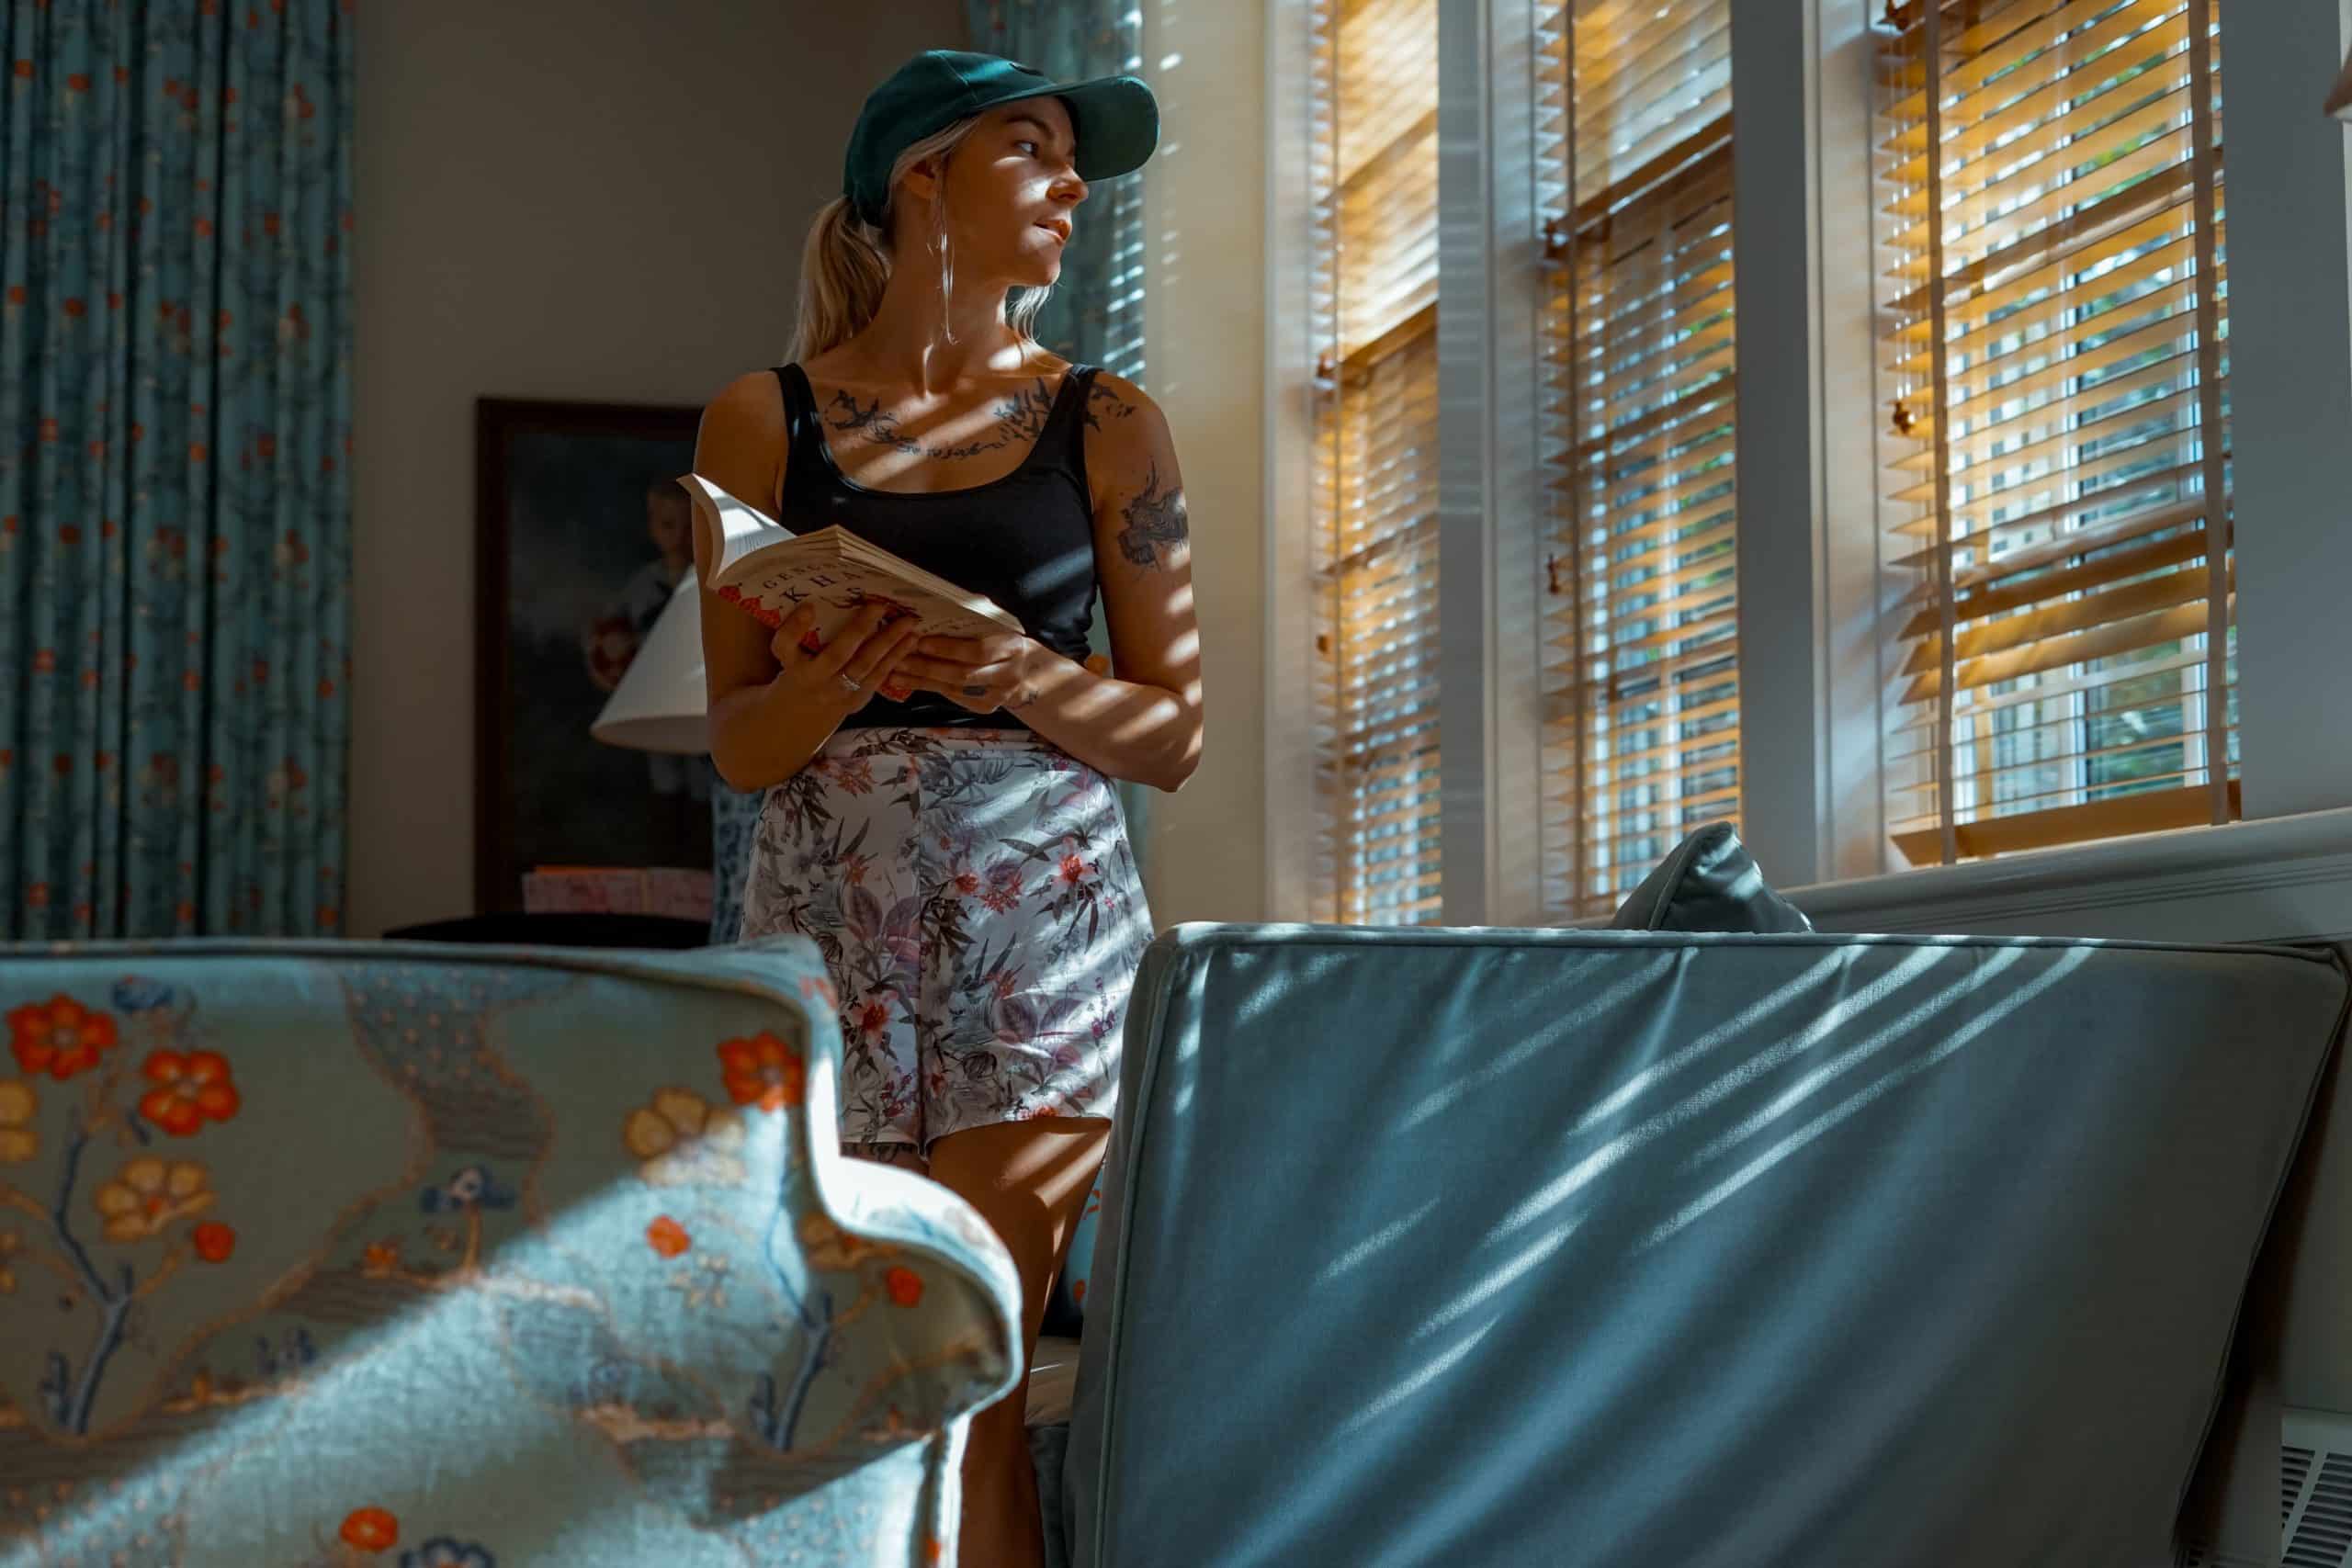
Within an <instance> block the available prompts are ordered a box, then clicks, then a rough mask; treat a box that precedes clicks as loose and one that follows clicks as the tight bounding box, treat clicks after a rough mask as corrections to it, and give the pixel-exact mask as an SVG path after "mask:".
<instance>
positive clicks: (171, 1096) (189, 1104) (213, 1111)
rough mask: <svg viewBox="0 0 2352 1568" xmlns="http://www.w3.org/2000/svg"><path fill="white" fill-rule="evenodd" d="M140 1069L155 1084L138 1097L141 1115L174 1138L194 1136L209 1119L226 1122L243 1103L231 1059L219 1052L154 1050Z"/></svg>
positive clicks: (210, 1120)
mask: <svg viewBox="0 0 2352 1568" xmlns="http://www.w3.org/2000/svg"><path fill="white" fill-rule="evenodd" d="M140 1071H141V1073H142V1074H144V1075H145V1077H146V1078H147V1081H148V1082H149V1083H152V1084H153V1085H154V1086H155V1087H154V1088H153V1089H149V1090H148V1091H147V1092H146V1093H145V1094H142V1095H141V1096H140V1097H139V1114H140V1115H141V1116H144V1117H145V1118H147V1120H148V1121H150V1122H153V1123H154V1124H155V1125H156V1126H158V1127H161V1128H162V1129H163V1130H164V1132H166V1133H169V1134H171V1135H172V1136H174V1137H175V1138H186V1137H191V1136H193V1135H194V1134H197V1133H198V1132H200V1131H202V1130H203V1127H204V1124H205V1123H206V1122H226V1121H228V1120H229V1118H231V1117H232V1116H234V1115H235V1114H236V1113H237V1107H238V1106H239V1105H240V1104H241V1103H243V1102H242V1101H241V1100H239V1098H238V1095H237V1086H236V1085H235V1084H234V1083H232V1082H231V1081H230V1079H229V1060H228V1058H227V1057H225V1056H223V1055H220V1053H219V1052H217V1051H190V1052H187V1054H185V1055H183V1054H181V1053H180V1052H177V1051H155V1052H152V1053H150V1054H149V1055H148V1057H147V1064H146V1066H143V1067H141V1069H140Z"/></svg>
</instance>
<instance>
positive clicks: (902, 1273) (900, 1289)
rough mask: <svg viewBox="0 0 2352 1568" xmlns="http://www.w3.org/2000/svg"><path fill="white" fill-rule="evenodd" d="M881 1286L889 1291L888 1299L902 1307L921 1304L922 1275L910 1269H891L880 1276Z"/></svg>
mask: <svg viewBox="0 0 2352 1568" xmlns="http://www.w3.org/2000/svg"><path fill="white" fill-rule="evenodd" d="M882 1285H883V1288H884V1289H885V1290H887V1291H888V1292H890V1300H891V1301H892V1302H893V1303H897V1304H898V1305H899V1306H902V1307H910V1306H921V1305H922V1275H920V1274H918V1273H916V1272H915V1271H914V1270H913V1269H891V1270H890V1271H889V1272H888V1273H887V1274H885V1275H883V1276H882Z"/></svg>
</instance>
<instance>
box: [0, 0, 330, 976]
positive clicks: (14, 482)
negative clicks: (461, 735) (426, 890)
mask: <svg viewBox="0 0 2352 1568" xmlns="http://www.w3.org/2000/svg"><path fill="white" fill-rule="evenodd" d="M353 21H354V18H353V16H352V5H351V3H350V0H272V3H271V4H269V5H266V6H263V5H231V6H220V5H215V4H206V5H204V6H195V5H189V4H184V3H183V4H176V5H161V4H156V3H154V0H41V3H40V4H37V5H18V6H8V7H7V8H6V11H5V13H0V60H6V62H9V68H8V70H7V72H6V75H5V76H0V96H5V101H6V114H5V115H0V212H5V213H6V219H7V226H8V233H7V243H6V244H5V245H0V289H4V290H5V293H4V294H0V299H5V302H0V429H4V430H6V432H7V433H8V434H7V439H6V441H4V442H0V669H6V671H7V672H8V673H7V678H6V679H5V680H0V893H5V897H0V938H24V939H37V938H51V937H71V938H89V937H161V936H192V935H199V934H202V935H291V936H306V935H332V934H334V932H335V931H339V930H340V929H341V926H342V919H343V916H342V908H341V906H342V904H343V888H344V865H345V859H344V853H345V798H344V776H345V771H346V766H345V764H346V761H347V758H346V750H347V740H348V737H349V732H350V709H349V700H350V699H349V688H350V684H351V675H350V618H351V592H350V576H351V572H350V557H351V479H350V457H351V354H352V310H351V235H352V227H353V221H354V219H353V193H352V177H351V145H352V113H353V110H352V90H353V83H354V70H353V59H352V39H353V32H354V27H353Z"/></svg>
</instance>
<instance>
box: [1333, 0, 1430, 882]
mask: <svg viewBox="0 0 2352 1568" xmlns="http://www.w3.org/2000/svg"><path fill="white" fill-rule="evenodd" d="M1316 27H1317V51H1316V55H1317V80H1316V94H1317V98H1316V107H1317V143H1318V145H1317V148H1316V156H1315V162H1314V166H1313V175H1312V178H1313V187H1314V191H1315V197H1316V203H1315V224H1316V238H1315V254H1316V260H1317V267H1316V277H1315V282H1314V291H1313V299H1314V309H1315V310H1316V315H1317V320H1316V324H1315V333H1316V337H1317V342H1318V343H1319V344H1320V345H1321V351H1320V354H1319V355H1318V360H1317V366H1316V386H1317V406H1316V422H1315V433H1316V448H1317V450H1316V470H1315V478H1316V487H1315V493H1316V516H1315V536H1316V550H1317V570H1318V578H1319V581H1318V593H1317V600H1318V603H1317V623H1316V650H1317V671H1318V675H1319V681H1318V689H1317V708H1318V711H1319V713H1320V715H1321V716H1322V718H1323V720H1324V725H1323V732H1322V733H1321V734H1320V735H1318V737H1317V741H1318V746H1317V750H1318V754H1319V756H1320V759H1321V767H1320V770H1319V772H1320V776H1319V778H1318V781H1317V783H1318V793H1319V797H1320V803H1321V806H1322V807H1323V818H1324V820H1323V829H1324V833H1323V838H1324V844H1325V850H1326V853H1325V855H1324V862H1325V870H1326V872H1327V877H1326V886H1325V887H1324V889H1323V897H1322V900H1321V901H1322V903H1323V905H1324V908H1323V909H1322V910H1321V911H1320V912H1321V913H1322V914H1323V915H1324V916H1325V917H1326V918H1329V919H1340V920H1347V921H1353V922H1364V923H1376V924H1411V923H1419V922H1426V921H1431V920H1434V919H1437V918H1438V912H1439V908H1440V903H1441V895H1440V887H1439V880H1438V875H1439V874H1438V833H1439V794H1438V711H1437V699H1438V601H1437V573H1438V549H1437V273H1438V250H1437V218H1438V206H1437V6H1436V4H1435V0H1322V3H1321V4H1320V5H1319V6H1317V13H1316Z"/></svg>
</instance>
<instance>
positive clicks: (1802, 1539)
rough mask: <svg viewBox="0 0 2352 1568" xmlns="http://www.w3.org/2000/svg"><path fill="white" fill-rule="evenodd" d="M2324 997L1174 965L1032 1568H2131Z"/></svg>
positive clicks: (1193, 949) (2329, 963) (2270, 970)
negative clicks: (1044, 1536)
mask: <svg viewBox="0 0 2352 1568" xmlns="http://www.w3.org/2000/svg"><path fill="white" fill-rule="evenodd" d="M2346 994H2347V987H2346V976H2345V974H2344V972H2343V969H2342V967H2341V965H2340V964H2339V963H2338V962H2337V961H2336V960H2335V958H2334V957H2333V956H2332V955H2329V954H2324V953H2301V952H2291V951H2283V950H2196V949H2184V948H2157V947H2146V946H2128V945H2120V944H2117V945H2102V944H2098V943H2092V942H2021V941H2005V940H1997V939H1973V938H1952V939H1940V940H1939V939H1881V938H1860V937H1833V936H1815V935H1810V934H1779V935H1745V934H1743V935H1724V934H1712V933H1711V934H1689V933H1675V932H1655V931H1363V930H1342V929H1332V928H1306V927H1291V928H1274V927H1207V926H1194V927H1182V928H1179V929H1178V930H1177V931H1173V932H1171V933H1170V934H1168V935H1165V936H1163V937H1162V938H1161V939H1160V940H1159V942H1158V943H1156V944H1155V945H1154V946H1153V948H1152V949H1151V950H1150V953H1149V954H1148V957H1147V959H1146V961H1145V964H1144V968H1143V973H1142V976H1141V978H1140V980H1139V983H1138V985H1137V988H1136V997H1135V1001H1134V1004H1133V1007H1132V1010H1131V1011H1130V1014H1129V1019H1128V1032H1127V1037H1126V1053H1125V1068H1124V1077H1123V1080H1122V1083H1121V1094H1120V1101H1119V1112H1118V1120H1117V1122H1116V1125H1115V1131H1114V1139H1113V1146H1112V1154H1111V1156H1110V1159H1109V1162H1108V1165H1107V1167H1106V1170H1105V1179H1104V1201H1103V1212H1102V1215H1101V1235H1100V1236H1099V1239H1098V1241H1097V1242H1096V1246H1095V1251H1094V1256H1093V1259H1092V1270H1091V1281H1090V1289H1089V1290H1088V1292H1087V1295H1086V1298H1085V1302H1084V1334H1083V1338H1082V1342H1081V1346H1080V1349H1079V1351H1078V1362H1077V1371H1076V1391H1075V1396H1074V1397H1075V1410H1074V1414H1073V1416H1072V1417H1071V1419H1070V1421H1069V1426H1068V1427H1067V1428H1066V1429H1058V1428H1050V1427H1049V1428H1046V1429H1041V1430H1040V1431H1038V1432H1037V1433H1036V1434H1035V1437H1036V1447H1037V1449H1038V1450H1039V1451H1040V1452H1041V1453H1042V1454H1045V1455H1046V1456H1047V1460H1048V1463H1047V1466H1046V1474H1045V1477H1044V1484H1045V1487H1046V1492H1047V1494H1048V1495H1049V1498H1050V1499H1051V1500H1052V1504H1051V1506H1053V1507H1054V1508H1055V1510H1056V1513H1057V1517H1058V1519H1059V1522H1060V1524H1061V1526H1062V1529H1063V1534H1064V1537H1065V1539H1064V1540H1063V1541H1062V1542H1061V1543H1059V1545H1058V1548H1057V1550H1060V1551H1066V1552H1067V1555H1068V1560H1069V1562H1073V1563H1075V1564H1076V1565H1077V1568H1205V1565H1211V1564H1214V1565H1215V1568H1271V1565H1274V1564H1282V1565H1285V1568H1287V1565H1292V1564H1317V1565H1319V1564H1333V1565H1340V1564H1344V1565H1346V1568H1420V1565H1423V1564H1439V1563H1442V1564H1445V1565H1446V1568H1502V1565H1505V1564H1509V1565H1511V1568H1521V1565H1523V1564H1528V1563H1542V1564H1544V1565H1545V1568H1585V1565H1592V1568H1600V1565H1604V1564H1605V1565H1608V1568H1622V1565H1624V1564H1629V1563H1641V1564H1667V1563H1671V1564H1674V1565H1676V1568H1706V1565H1724V1568H1730V1565H1737V1568H1765V1565H1770V1564H1791V1565H1797V1564H1802V1565H1804V1568H1838V1565H1843V1564H1857V1565H1859V1564H1869V1565H1871V1568H1903V1565H1907V1564H1953V1563H1967V1564H1972V1565H1974V1564H1986V1565H1991V1564H2000V1565H2005V1568H2006V1565H2011V1564H2040V1563H2049V1564H2064V1565H2065V1568H2100V1565H2116V1568H2155V1565H2157V1564H2163V1563H2168V1562H2171V1561H2172V1550H2171V1543H2170V1537H2171V1533H2172V1530H2173V1527H2174V1520H2175V1516H2176V1513H2177V1510H2178V1508H2179V1506H2180V1504H2181V1499H2182V1495H2183V1492H2184V1489H2185V1488H2186V1487H2187V1485H2188V1482H2189V1480H2190V1476H2191V1472H2192V1469H2193V1467H2194V1466H2195V1465H2196V1463H2197V1461H2198V1458H2199V1450H2200V1445H2201V1444H2202V1443H2203V1440H2204V1438H2205V1434H2206V1432H2207V1430H2208V1427H2209V1425H2210V1424H2211V1421H2212V1419H2213V1413H2214V1410H2215V1406H2216V1400H2217V1393H2218V1392H2219V1390H2220V1388H2221V1384H2222V1371H2223V1363H2224V1359H2225V1356H2226V1353H2227V1351H2228V1348H2229V1346H2230V1343H2231V1338H2232V1334H2233V1323H2234V1321H2235V1318H2236V1314H2237V1313H2238V1309H2239V1303H2240V1298H2241V1294H2242V1292H2243V1290H2244V1287H2245V1280H2246V1279H2247V1275H2248V1270H2249V1269H2250V1266H2251V1264H2252V1261H2253V1259H2254V1257H2255V1253H2256V1247H2258V1245H2259V1244H2260V1242H2261V1239H2262V1237H2263V1235H2264V1232H2265V1228H2266V1225H2267V1222H2268V1218H2269V1215H2270V1213H2271V1211H2272V1208H2273V1205H2274V1202H2275V1201H2276V1200H2277V1196H2278V1191H2279V1188H2280V1182H2281V1179H2282V1176H2283V1175H2284V1173H2285V1171H2286V1169H2287V1168H2288V1164H2289V1161H2290V1156H2291V1155H2292V1153H2293V1151H2294V1150H2295V1148H2296V1145H2297V1141H2298V1138H2299V1136H2300V1135H2301V1130H2302V1127H2303V1124H2304V1122H2305V1118H2306V1115H2307V1113H2308V1112H2309V1110H2310V1107H2311V1105H2312V1099H2313V1094H2314V1089H2315V1086H2316V1085H2317V1084H2318V1082H2319V1081H2320V1078H2321V1075H2322V1072H2323V1068H2324V1065H2325V1064H2326V1062H2327V1060H2328V1058H2329V1055H2330V1052H2331V1048H2332V1046H2333V1043H2334V1042H2335V1040H2336V1039H2337V1037H2338V1035H2339V1033H2340V1032H2341V1030H2342V1027H2343V1023H2344V1017H2345V1009H2346ZM1055 1456H1060V1461H1059V1463H1058V1465H1057V1464H1055V1463H1054V1462H1052V1461H1053V1459H1054V1457H1055Z"/></svg>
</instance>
